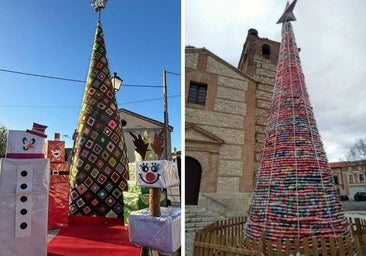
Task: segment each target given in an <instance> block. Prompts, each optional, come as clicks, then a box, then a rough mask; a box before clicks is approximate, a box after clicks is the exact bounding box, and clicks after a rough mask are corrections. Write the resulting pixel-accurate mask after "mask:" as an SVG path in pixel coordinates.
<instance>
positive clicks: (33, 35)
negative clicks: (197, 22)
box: [0, 0, 182, 150]
mask: <svg viewBox="0 0 366 256" xmlns="http://www.w3.org/2000/svg"><path fill="white" fill-rule="evenodd" d="M97 21H98V14H97V13H96V12H95V11H94V9H93V8H92V7H91V5H90V0H64V1H41V0H33V1H29V0H17V1H13V0H2V8H1V9H0V23H1V24H2V26H1V27H0V34H1V40H0V56H1V58H0V69H1V70H2V71H0V86H1V92H0V124H3V125H5V126H6V127H7V128H8V129H10V130H26V129H30V128H31V127H32V124H33V122H37V123H40V124H44V125H47V126H48V128H47V129H46V134H47V135H48V139H51V140H52V139H53V135H54V133H56V132H58V133H60V135H61V139H63V140H65V142H66V147H71V146H72V140H71V136H72V133H73V131H74V129H75V128H76V126H77V121H78V116H79V112H80V107H81V102H82V97H83V91H84V87H85V83H84V82H72V81H65V80H55V79H48V78H41V77H35V76H28V75H20V74H16V73H11V72H5V71H4V70H11V71H16V72H24V73H31V74H37V75H44V76H53V77H61V78H67V79H72V80H79V81H85V80H86V78H87V73H88V68H89V61H90V57H91V52H92V46H93V40H94V35H95V31H96V24H97ZM101 23H102V26H103V32H104V39H105V44H106V50H107V58H108V62H109V69H110V71H111V73H112V74H113V72H117V73H118V76H120V77H121V78H122V79H123V85H125V86H123V85H122V88H121V89H120V91H118V92H117V95H116V96H117V103H118V107H119V108H125V109H127V110H130V111H133V112H135V113H137V114H140V115H143V116H146V117H149V118H152V119H155V120H157V121H160V122H164V109H163V107H164V105H163V103H164V102H163V88H162V85H163V71H164V70H166V71H167V72H168V73H167V79H166V81H167V92H168V113H169V125H171V126H173V127H174V130H173V133H172V147H176V148H177V149H178V150H181V140H182V138H181V97H180V94H181V79H182V75H181V48H182V47H181V46H182V45H181V2H180V1H178V0H174V1H163V0H157V1H143V0H136V1H121V0H109V1H108V2H107V7H106V8H105V9H104V10H102V12H101ZM136 85H138V86H136ZM141 85H143V86H148V87H141ZM154 86H155V87H154ZM156 86H158V87H156ZM159 86H160V87H159Z"/></svg>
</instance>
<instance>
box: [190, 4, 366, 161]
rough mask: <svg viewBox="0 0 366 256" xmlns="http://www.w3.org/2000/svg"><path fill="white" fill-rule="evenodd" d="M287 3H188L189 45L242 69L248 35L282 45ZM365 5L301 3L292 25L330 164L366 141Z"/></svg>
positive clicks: (297, 7) (296, 10)
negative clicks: (282, 20) (253, 32)
mask: <svg viewBox="0 0 366 256" xmlns="http://www.w3.org/2000/svg"><path fill="white" fill-rule="evenodd" d="M284 8H285V1H282V0H258V1H250V0H241V1H240V0H212V1H210V0H200V1H193V0H186V18H185V20H186V23H185V31H186V32H185V40H186V45H193V46H196V47H205V48H207V49H209V50H210V51H212V52H213V53H215V54H217V55H218V56H220V57H221V58H223V59H224V60H226V61H228V62H229V63H231V64H232V65H233V66H237V63H238V61H239V58H240V54H241V51H242V47H243V44H244V41H245V39H246V35H247V31H248V30H249V29H250V28H255V29H257V30H258V32H259V36H260V37H265V38H269V39H272V40H276V41H280V40H281V26H280V25H276V24H275V23H276V22H277V20H278V18H279V17H280V16H281V14H282V12H283V10H284ZM365 11H366V1H364V0H354V1H347V0H338V1H328V0H307V1H298V3H297V6H296V7H295V10H294V14H295V16H296V18H297V21H295V22H293V27H294V32H295V37H296V42H297V45H298V47H300V48H301V52H300V58H301V62H302V68H303V72H304V75H305V82H306V85H307V89H308V93H309V95H310V101H311V103H312V106H313V109H314V115H315V118H316V120H317V124H318V129H319V132H320V134H321V136H322V139H323V144H324V147H325V150H326V153H327V155H328V160H330V161H338V160H339V159H345V157H346V154H347V151H348V149H349V147H350V146H351V145H352V144H353V143H355V142H356V141H357V140H358V139H360V138H365V137H366V118H365V116H366V103H364V102H365V98H366V82H365V76H366V65H365V60H366V47H365V45H366V26H364V24H365V23H366V15H365Z"/></svg>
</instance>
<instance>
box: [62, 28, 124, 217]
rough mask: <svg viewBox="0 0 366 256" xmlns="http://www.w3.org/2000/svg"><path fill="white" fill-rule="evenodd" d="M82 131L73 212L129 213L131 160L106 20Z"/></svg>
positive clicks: (98, 38) (72, 182) (91, 75)
mask: <svg viewBox="0 0 366 256" xmlns="http://www.w3.org/2000/svg"><path fill="white" fill-rule="evenodd" d="M76 133H77V134H76V138H75V144H74V148H73V156H72V161H71V166H70V185H71V191H70V205H69V214H70V215H76V216H98V217H109V218H123V195H122V192H123V191H124V190H126V189H127V179H128V159H127V151H126V144H125V140H124V137H123V131H122V124H121V121H120V117H119V114H118V107H117V101H116V97H115V92H114V89H113V86H112V83H111V79H110V71H109V67H108V60H107V53H106V48H105V43H104V36H103V30H102V25H101V23H100V21H99V22H98V24H97V29H96V33H95V39H94V45H93V51H92V57H91V60H90V66H89V73H88V80H87V82H86V85H85V90H84V97H83V101H82V108H81V111H80V115H79V121H78V127H77V131H76Z"/></svg>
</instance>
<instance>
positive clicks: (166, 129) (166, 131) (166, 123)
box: [163, 70, 170, 160]
mask: <svg viewBox="0 0 366 256" xmlns="http://www.w3.org/2000/svg"><path fill="white" fill-rule="evenodd" d="M163 95H164V159H165V160H169V159H168V156H169V154H168V150H170V148H169V141H170V140H169V141H168V138H169V117H168V89H167V82H166V70H163Z"/></svg>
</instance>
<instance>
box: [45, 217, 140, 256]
mask: <svg viewBox="0 0 366 256" xmlns="http://www.w3.org/2000/svg"><path fill="white" fill-rule="evenodd" d="M71 223H73V222H72V221H71ZM70 225H71V226H69V227H64V228H61V230H60V232H59V233H58V235H57V236H56V237H55V238H53V239H52V240H51V241H50V242H49V244H48V254H47V255H48V256H74V255H77V256H83V255H87V256H92V255H93V256H94V255H97V256H104V255H108V256H112V255H127V256H134V255H140V248H139V247H136V246H135V245H133V244H131V243H130V242H129V233H128V227H127V226H122V225H118V224H117V225H116V224H115V223H107V222H105V221H104V222H102V223H100V222H99V223H98V222H93V223H90V222H88V221H85V222H81V223H80V222H79V223H78V224H70Z"/></svg>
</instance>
